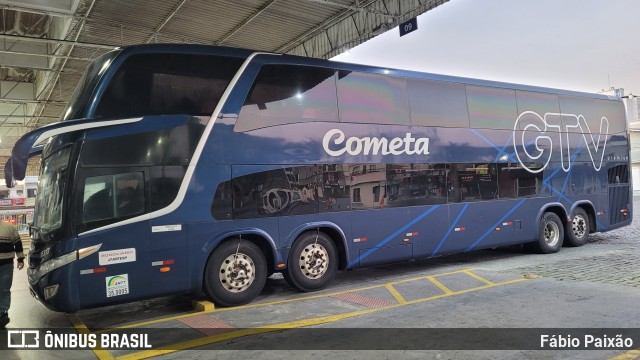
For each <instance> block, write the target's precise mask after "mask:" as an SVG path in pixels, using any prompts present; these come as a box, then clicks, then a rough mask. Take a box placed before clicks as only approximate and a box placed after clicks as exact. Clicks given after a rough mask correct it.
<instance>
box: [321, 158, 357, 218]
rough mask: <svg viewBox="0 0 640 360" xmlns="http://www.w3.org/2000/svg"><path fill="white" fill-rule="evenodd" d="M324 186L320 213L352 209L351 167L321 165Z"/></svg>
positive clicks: (322, 187)
mask: <svg viewBox="0 0 640 360" xmlns="http://www.w3.org/2000/svg"><path fill="white" fill-rule="evenodd" d="M321 169H322V173H321V175H322V178H321V179H319V180H320V181H321V182H322V183H321V184H322V186H320V187H319V189H321V191H320V193H319V200H320V212H333V211H345V210H349V209H350V208H351V200H350V194H351V192H350V184H351V178H350V177H349V167H348V166H347V165H321Z"/></svg>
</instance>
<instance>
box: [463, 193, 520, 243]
mask: <svg viewBox="0 0 640 360" xmlns="http://www.w3.org/2000/svg"><path fill="white" fill-rule="evenodd" d="M525 200H526V199H522V200H520V201H518V203H517V204H516V206H514V207H513V208H511V210H509V212H508V213H506V214H505V215H504V216H503V217H501V218H500V220H498V221H496V223H495V224H493V226H491V227H490V228H489V229H488V230H487V231H486V232H485V233H484V234H483V235H482V236H480V237H479V238H478V240H476V242H474V243H473V244H471V245H470V246H469V247H468V248H467V250H465V252H467V251H470V250H472V249H473V248H475V247H476V246H477V245H478V244H480V241H482V240H483V239H484V238H486V237H487V235H489V234H490V233H491V232H492V231H494V229H495V228H496V226H498V225H500V224H502V222H503V221H504V220H505V219H506V218H507V217H508V216H509V215H511V214H512V213H513V212H514V211H516V209H517V208H519V207H520V205H522V204H523V203H524V201H525Z"/></svg>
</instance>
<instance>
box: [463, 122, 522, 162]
mask: <svg viewBox="0 0 640 360" xmlns="http://www.w3.org/2000/svg"><path fill="white" fill-rule="evenodd" d="M469 130H471V132H473V133H474V134H476V135H478V137H479V138H480V139H482V140H484V142H486V143H487V144H489V145H491V147H493V148H494V149H496V150H497V151H498V156H501V155H507V157H508V158H509V160H511V162H516V159H514V158H513V157H512V156H511V154H507V153H505V152H504V150H502V149H500V148H499V147H498V145H496V144H494V143H492V142H491V140H489V139H487V138H486V137H484V135H482V134H480V133H479V132H478V131H477V130H476V129H469Z"/></svg>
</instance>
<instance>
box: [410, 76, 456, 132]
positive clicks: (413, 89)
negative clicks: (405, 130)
mask: <svg viewBox="0 0 640 360" xmlns="http://www.w3.org/2000/svg"><path fill="white" fill-rule="evenodd" d="M407 88H408V90H409V108H410V109H411V122H412V123H413V125H420V126H443V127H461V128H468V127H469V115H468V112H467V95H466V93H465V86H464V84H456V83H448V82H443V81H431V80H422V79H407Z"/></svg>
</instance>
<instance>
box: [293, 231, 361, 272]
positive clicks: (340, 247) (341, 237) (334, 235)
mask: <svg viewBox="0 0 640 360" xmlns="http://www.w3.org/2000/svg"><path fill="white" fill-rule="evenodd" d="M318 230H319V231H321V232H323V233H325V234H327V236H329V238H330V239H331V241H333V244H334V245H335V246H336V250H337V251H338V269H339V270H345V269H346V268H347V264H348V259H349V247H348V246H347V237H346V236H345V234H344V231H342V229H341V228H340V227H339V226H338V225H336V224H335V223H333V222H329V221H318V222H311V223H306V224H304V225H300V226H298V227H297V228H295V229H294V230H293V231H292V232H291V233H290V234H289V236H287V239H286V248H287V254H288V252H289V251H290V250H291V247H292V246H293V243H294V242H295V241H296V239H297V238H298V237H299V236H300V235H301V234H303V233H305V232H307V231H318ZM287 258H288V256H287ZM287 266H288V264H287Z"/></svg>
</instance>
